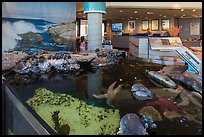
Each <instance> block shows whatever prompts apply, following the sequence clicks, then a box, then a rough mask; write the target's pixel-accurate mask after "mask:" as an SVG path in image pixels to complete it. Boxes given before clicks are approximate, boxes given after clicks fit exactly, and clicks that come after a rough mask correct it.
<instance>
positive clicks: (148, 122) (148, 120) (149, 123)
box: [140, 116, 157, 130]
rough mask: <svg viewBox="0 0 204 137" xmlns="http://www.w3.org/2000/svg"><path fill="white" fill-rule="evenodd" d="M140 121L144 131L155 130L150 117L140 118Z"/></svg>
mask: <svg viewBox="0 0 204 137" xmlns="http://www.w3.org/2000/svg"><path fill="white" fill-rule="evenodd" d="M140 121H141V122H142V124H143V126H144V127H145V129H146V130H152V129H154V128H157V126H156V124H155V123H154V121H153V119H152V117H151V116H142V117H141V119H140Z"/></svg>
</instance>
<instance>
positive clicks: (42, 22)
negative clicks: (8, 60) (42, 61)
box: [2, 18, 72, 53]
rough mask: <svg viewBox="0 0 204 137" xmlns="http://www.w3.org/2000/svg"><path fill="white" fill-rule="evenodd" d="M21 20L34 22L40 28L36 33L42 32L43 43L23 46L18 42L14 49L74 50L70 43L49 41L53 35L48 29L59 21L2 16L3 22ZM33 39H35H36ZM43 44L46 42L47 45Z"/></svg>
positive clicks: (31, 50)
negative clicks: (62, 43)
mask: <svg viewBox="0 0 204 137" xmlns="http://www.w3.org/2000/svg"><path fill="white" fill-rule="evenodd" d="M19 21H24V22H26V23H31V24H33V25H34V26H35V28H36V29H37V30H38V32H37V33H35V34H40V35H41V36H42V37H43V41H42V44H38V45H29V46H27V45H26V46H22V45H19V44H17V45H16V47H15V48H14V49H13V50H18V51H27V52H29V53H33V52H38V51H71V50H72V48H71V46H70V45H57V44H55V43H51V42H49V39H50V38H51V36H50V35H48V34H47V33H46V31H47V29H48V28H49V27H51V26H55V25H58V24H57V23H54V22H50V21H45V20H42V19H21V18H2V23H6V22H10V23H15V22H19ZM2 35H4V34H2ZM32 41H35V39H34V40H32ZM43 44H46V46H45V45H43Z"/></svg>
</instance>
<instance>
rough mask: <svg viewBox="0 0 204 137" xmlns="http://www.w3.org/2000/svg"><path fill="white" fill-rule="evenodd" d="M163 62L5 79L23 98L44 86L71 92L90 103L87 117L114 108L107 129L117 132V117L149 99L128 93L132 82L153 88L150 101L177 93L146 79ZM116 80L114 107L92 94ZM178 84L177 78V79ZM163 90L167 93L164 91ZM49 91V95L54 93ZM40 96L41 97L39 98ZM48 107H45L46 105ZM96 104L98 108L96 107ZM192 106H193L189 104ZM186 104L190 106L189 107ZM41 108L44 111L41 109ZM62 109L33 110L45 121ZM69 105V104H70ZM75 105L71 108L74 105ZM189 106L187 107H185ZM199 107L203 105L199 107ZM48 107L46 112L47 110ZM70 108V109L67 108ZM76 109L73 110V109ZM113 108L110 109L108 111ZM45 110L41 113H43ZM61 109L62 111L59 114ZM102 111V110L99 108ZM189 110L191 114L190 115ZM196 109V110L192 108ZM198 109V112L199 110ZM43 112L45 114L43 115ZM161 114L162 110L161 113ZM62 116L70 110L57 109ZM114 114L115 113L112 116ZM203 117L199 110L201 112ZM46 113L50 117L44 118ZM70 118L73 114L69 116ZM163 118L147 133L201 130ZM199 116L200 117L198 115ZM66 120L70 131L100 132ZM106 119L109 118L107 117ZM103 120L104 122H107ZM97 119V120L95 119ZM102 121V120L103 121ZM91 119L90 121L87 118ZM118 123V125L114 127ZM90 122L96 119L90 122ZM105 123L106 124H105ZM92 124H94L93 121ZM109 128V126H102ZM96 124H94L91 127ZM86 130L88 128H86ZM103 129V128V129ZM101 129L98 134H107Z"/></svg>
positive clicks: (124, 63) (123, 62)
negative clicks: (149, 71) (142, 98)
mask: <svg viewBox="0 0 204 137" xmlns="http://www.w3.org/2000/svg"><path fill="white" fill-rule="evenodd" d="M163 67H164V65H161V64H156V63H152V62H144V61H143V60H141V59H138V58H136V59H123V60H121V61H120V62H119V63H118V64H115V65H112V66H108V67H103V68H97V69H94V68H91V67H87V68H84V69H81V70H80V72H77V73H66V74H64V73H57V72H50V73H48V74H43V75H29V76H28V75H16V74H8V75H6V76H5V77H6V79H7V80H8V81H9V83H10V84H11V85H12V86H13V87H14V89H15V90H16V91H17V93H18V94H19V95H20V96H21V98H22V99H23V100H24V101H27V102H28V100H32V99H33V96H34V95H35V94H36V91H38V90H37V89H39V88H43V89H44V90H46V91H48V92H52V93H53V94H55V96H58V95H59V96H61V95H64V94H65V95H68V96H72V97H73V98H74V99H76V100H78V101H82V102H83V103H84V104H85V105H87V106H88V107H93V110H94V111H95V113H96V114H94V113H92V112H90V113H86V115H88V116H87V117H89V118H91V117H92V115H97V112H100V111H103V110H104V109H107V110H108V111H111V110H115V112H114V113H113V115H107V117H110V119H115V121H114V123H113V126H115V127H114V128H113V129H112V130H114V131H112V132H109V131H107V132H106V133H109V134H116V132H117V130H118V127H119V118H121V117H122V116H124V115H125V114H127V113H135V114H137V115H139V113H138V111H139V110H140V109H141V108H143V107H145V106H148V105H147V103H148V101H137V100H135V99H134V98H133V97H132V96H131V92H130V88H131V86H132V85H133V84H134V83H142V84H143V85H144V86H146V87H147V88H149V89H150V90H152V92H153V94H154V98H153V101H154V100H156V97H155V95H156V94H158V95H160V96H163V97H164V98H169V99H173V98H175V96H176V94H173V93H167V91H164V90H163V88H162V87H158V86H156V85H155V84H154V83H152V81H151V80H150V79H149V77H148V76H147V74H146V73H145V70H155V71H158V70H160V69H162V68H163ZM115 81H116V82H117V83H116V87H117V86H118V85H119V84H123V88H122V90H121V91H120V92H119V93H118V94H117V95H116V98H115V99H114V100H113V104H114V105H115V108H114V109H113V108H111V107H110V106H108V105H107V104H106V100H105V99H95V98H94V97H93V96H92V95H93V94H97V95H99V94H103V93H104V92H106V91H107V89H108V87H109V86H110V85H111V84H112V83H113V82H115ZM176 83H177V84H179V82H176ZM165 92H166V93H165ZM53 94H52V95H53ZM42 99H43V98H42ZM46 108H47V109H46ZM97 108H98V109H97ZM191 108H192V107H191ZM191 108H190V107H189V109H191ZM42 109H43V111H42ZM58 109H59V110H62V109H66V108H62V106H57V105H54V106H53V105H51V104H44V105H42V107H41V108H40V105H39V107H38V109H36V110H35V111H36V112H37V113H38V114H39V115H40V116H41V117H42V118H43V119H44V120H45V121H46V122H52V121H51V113H50V112H52V111H54V110H55V111H56V110H58ZM69 109H70V108H69ZM73 109H74V108H73ZM187 109H188V108H187ZM201 109H202V108H201ZM46 111H47V113H46ZM70 112H71V111H70ZM72 112H73V113H75V111H72ZM111 112H112V111H111ZM42 113H44V115H42ZM62 113H63V114H62ZM100 113H101V112H100ZM193 113H194V112H192V114H191V115H193ZM195 113H196V112H195ZM200 113H201V112H200ZM45 114H46V115H45ZM161 114H162V113H161ZM82 115H83V114H82ZM59 116H60V118H61V120H66V119H67V121H69V120H68V119H69V118H70V117H72V115H71V114H66V111H61V112H60V113H59ZM113 116H114V117H113ZM200 116H201V117H202V114H201V115H200ZM45 117H49V118H48V119H46V118H45ZM70 119H73V118H70ZM162 119H163V120H162V121H156V122H155V124H156V125H157V128H156V129H153V130H152V131H151V132H149V134H156V135H182V134H183V135H186V134H188V135H199V134H202V123H196V122H194V121H188V120H187V119H185V120H183V121H181V119H180V118H175V119H167V118H166V117H164V116H163V115H162ZM200 119H201V120H202V118H200ZM67 121H66V122H65V123H67V124H69V126H70V134H83V133H84V134H94V133H96V134H99V133H98V132H93V131H92V132H91V133H87V132H85V130H87V129H86V128H83V127H80V131H81V132H80V133H77V132H76V131H77V129H76V130H74V129H73V128H74V127H78V126H77V124H79V123H77V122H72V123H71V122H70V123H68V122H67ZM107 121H108V120H107ZM107 121H106V122H107ZM97 122H98V121H97ZM102 122H103V123H102ZM90 123H92V122H90ZM104 123H105V121H101V123H100V121H99V122H98V125H100V124H101V125H103V124H104ZM117 123H118V127H117ZM48 124H49V125H50V126H51V127H52V128H54V124H53V123H48ZM93 124H96V125H97V123H96V122H95V123H94V122H93ZM107 125H108V124H107ZM92 127H94V126H93V125H92ZM87 128H89V127H87ZM104 128H107V129H108V128H110V127H104ZM94 129H95V128H93V130H94ZM83 131H84V132H83ZM87 131H91V129H90V128H89V129H88V130H87ZM102 131H103V130H102ZM106 133H101V134H106Z"/></svg>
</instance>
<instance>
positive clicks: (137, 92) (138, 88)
mask: <svg viewBox="0 0 204 137" xmlns="http://www.w3.org/2000/svg"><path fill="white" fill-rule="evenodd" d="M131 92H132V95H133V96H134V97H135V99H137V100H139V101H142V100H149V99H152V98H153V94H152V93H151V91H150V90H149V89H148V88H146V87H145V86H144V85H142V84H134V85H133V86H132V87H131Z"/></svg>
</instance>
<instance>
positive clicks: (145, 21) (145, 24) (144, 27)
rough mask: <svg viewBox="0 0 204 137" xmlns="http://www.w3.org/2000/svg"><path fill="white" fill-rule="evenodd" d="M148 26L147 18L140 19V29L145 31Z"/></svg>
mask: <svg viewBox="0 0 204 137" xmlns="http://www.w3.org/2000/svg"><path fill="white" fill-rule="evenodd" d="M148 28H149V20H142V31H146V30H147V29H148Z"/></svg>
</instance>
